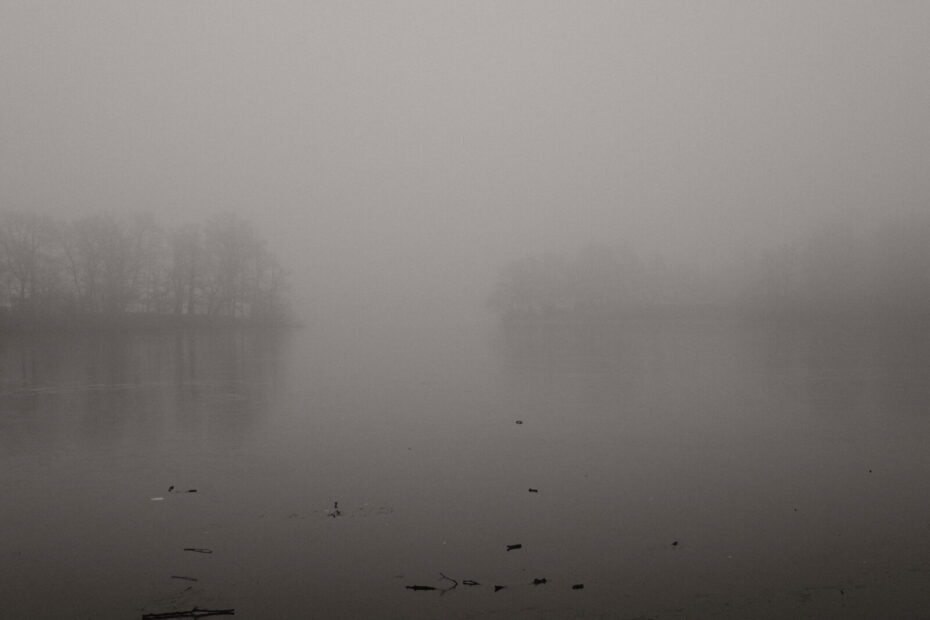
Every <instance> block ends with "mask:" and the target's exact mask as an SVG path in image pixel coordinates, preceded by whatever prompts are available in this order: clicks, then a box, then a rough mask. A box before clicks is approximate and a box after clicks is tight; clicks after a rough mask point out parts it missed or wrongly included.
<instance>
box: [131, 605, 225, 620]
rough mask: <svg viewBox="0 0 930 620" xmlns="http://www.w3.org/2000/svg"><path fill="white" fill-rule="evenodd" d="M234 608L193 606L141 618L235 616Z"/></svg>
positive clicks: (145, 619) (144, 615)
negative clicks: (187, 608)
mask: <svg viewBox="0 0 930 620" xmlns="http://www.w3.org/2000/svg"><path fill="white" fill-rule="evenodd" d="M235 615H236V610H235V609H201V608H199V607H194V608H193V609H191V610H189V611H168V612H165V613H160V614H143V615H142V620H167V619H168V618H207V617H209V616H235Z"/></svg>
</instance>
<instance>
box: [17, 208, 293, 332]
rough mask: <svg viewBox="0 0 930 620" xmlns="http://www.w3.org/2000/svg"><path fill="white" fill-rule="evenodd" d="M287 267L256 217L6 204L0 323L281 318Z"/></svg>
mask: <svg viewBox="0 0 930 620" xmlns="http://www.w3.org/2000/svg"><path fill="white" fill-rule="evenodd" d="M286 289H287V285H286V281H285V276H284V271H283V269H282V267H281V266H280V264H279V263H278V260H277V258H276V257H275V256H274V254H273V253H272V252H270V251H269V250H268V249H267V247H266V244H265V242H264V241H263V240H262V239H261V238H259V236H258V234H257V232H256V231H255V229H254V227H253V226H252V224H251V223H250V222H248V221H247V220H244V219H242V218H240V217H238V216H235V215H221V216H215V217H212V218H210V219H207V220H206V221H205V222H203V223H200V224H197V225H195V226H184V227H175V228H165V227H163V226H162V225H160V224H158V223H157V222H156V220H155V218H154V217H153V216H152V215H151V214H134V215H116V214H111V213H98V214H94V215H90V216H86V217H82V218H80V219H76V220H70V221H64V220H57V219H54V218H51V217H46V216H43V215H39V214H35V213H27V212H22V211H2V212H0V325H4V324H6V325H14V326H15V325H18V324H23V323H40V324H41V323H62V324H74V323H76V322H82V323H87V324H91V325H104V324H106V323H107V322H108V321H113V324H114V325H130V324H133V322H134V320H136V319H138V320H136V321H135V322H138V323H140V324H148V325H153V324H156V323H158V317H159V316H161V317H164V323H165V324H181V323H185V324H190V325H206V324H209V323H210V322H211V321H213V320H215V321H216V322H217V324H230V323H231V322H242V321H248V322H262V323H275V322H284V321H286V320H287V317H288V308H287V304H286V300H285V292H286Z"/></svg>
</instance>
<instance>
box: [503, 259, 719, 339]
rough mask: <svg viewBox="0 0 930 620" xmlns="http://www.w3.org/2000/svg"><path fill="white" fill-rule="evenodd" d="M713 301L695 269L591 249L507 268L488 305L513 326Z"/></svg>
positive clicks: (708, 284) (710, 285)
mask: <svg viewBox="0 0 930 620" xmlns="http://www.w3.org/2000/svg"><path fill="white" fill-rule="evenodd" d="M715 301H719V294H718V292H717V286H716V283H714V282H713V281H711V280H710V279H708V278H704V277H702V276H701V274H700V273H699V272H698V271H697V270H696V269H690V268H688V267H685V266H674V267H673V266H669V265H668V264H666V263H665V262H664V261H662V260H660V259H654V260H652V261H650V262H648V263H646V262H644V261H643V260H641V259H640V258H639V257H638V256H637V255H636V254H634V253H633V252H630V251H625V250H622V249H620V250H618V249H616V248H612V247H610V246H606V245H590V246H587V247H585V248H583V249H581V250H580V251H579V252H577V253H576V254H574V255H572V256H565V255H561V254H554V253H548V254H544V255H541V256H527V257H524V258H521V259H519V260H515V261H513V262H511V263H509V264H508V265H506V266H505V267H504V269H503V270H502V271H501V275H500V278H499V279H498V282H497V285H496V286H495V288H494V290H493V291H492V293H491V296H490V298H489V305H490V307H491V308H492V309H493V310H495V311H496V312H497V313H498V314H499V315H500V316H501V317H502V318H503V319H504V320H505V321H513V320H562V319H579V318H583V319H611V318H618V317H623V316H630V315H639V314H644V313H655V312H657V311H659V310H661V311H663V312H666V313H673V312H684V311H696V310H698V309H699V308H701V309H705V308H707V307H708V306H709V305H710V304H713V303H714V302H715Z"/></svg>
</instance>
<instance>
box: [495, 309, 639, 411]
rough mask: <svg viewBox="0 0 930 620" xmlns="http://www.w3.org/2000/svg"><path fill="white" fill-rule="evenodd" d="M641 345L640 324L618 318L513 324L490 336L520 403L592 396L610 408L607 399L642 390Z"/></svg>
mask: <svg viewBox="0 0 930 620" xmlns="http://www.w3.org/2000/svg"><path fill="white" fill-rule="evenodd" d="M644 344H645V343H644V341H643V334H642V333H641V332H640V331H639V330H638V329H637V330H630V329H628V328H627V327H625V326H624V325H622V324H619V323H601V324H572V323H564V324H531V323H526V324H513V325H508V326H501V327H500V328H499V329H498V330H497V332H496V333H495V336H494V339H493V346H494V348H495V349H496V351H497V353H498V355H499V359H500V360H501V377H502V380H503V381H504V382H505V383H506V384H507V386H508V389H509V390H510V391H511V392H512V393H513V398H515V399H516V400H517V401H518V402H517V403H515V404H516V405H517V406H518V407H524V406H529V407H534V406H536V404H534V403H538V404H545V405H544V406H546V407H548V406H550V403H551V404H554V405H556V406H571V405H573V404H577V403H580V402H587V401H589V400H590V399H591V398H592V396H596V397H597V398H599V399H601V400H603V401H604V404H605V405H607V406H608V409H610V410H612V411H616V409H617V407H615V406H613V405H611V403H620V402H625V403H629V402H631V401H632V400H636V399H638V398H640V396H641V395H642V391H643V388H644V385H645V381H646V377H645V376H644V372H645V363H646V357H645V354H646V351H645V350H644Z"/></svg>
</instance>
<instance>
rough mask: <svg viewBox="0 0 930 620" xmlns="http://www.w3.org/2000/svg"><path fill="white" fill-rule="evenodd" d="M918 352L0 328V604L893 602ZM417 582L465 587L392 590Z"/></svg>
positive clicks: (876, 607)
mask: <svg viewBox="0 0 930 620" xmlns="http://www.w3.org/2000/svg"><path fill="white" fill-rule="evenodd" d="M928 362H930V337H928V332H927V330H923V329H910V328H904V327H897V326H876V325H874V324H873V325H863V324H858V325H856V324H851V325H830V324H817V325H806V326H798V325H781V326H771V325H769V326H761V325H737V324H734V323H730V322H723V321H682V320H679V321H652V322H650V321H636V322H630V323H627V324H623V325H611V326H607V325H587V326H577V325H576V326H567V325H562V326H558V325H549V326H522V327H512V328H507V329H504V328H500V327H492V326H487V325H472V324H468V325H465V324H461V325H459V324H446V325H442V326H438V327H437V326H432V327H427V326H410V327H409V328H402V327H399V326H396V325H393V326H384V327H383V328H372V329H369V330H367V331H359V330H345V331H338V330H337V331H335V332H332V331H330V332H323V331H315V330H313V329H305V330H301V331H297V332H287V333H277V334H275V333H273V332H247V333H239V334H235V333H212V334H197V335H195V334H172V335H165V334H136V335H119V336H117V335H109V336H101V335H97V336H83V337H79V336H74V337H61V336H56V337H41V336H33V337H27V336H17V337H11V336H4V337H3V341H2V347H0V465H2V468H0V489H2V492H3V500H2V504H0V506H2V511H0V518H2V525H3V527H2V530H0V558H2V564H0V600H2V601H4V608H5V611H4V614H9V615H8V616H7V617H10V618H26V617H29V618H64V617H68V618H133V617H140V616H141V615H142V614H143V613H153V612H162V611H173V610H179V609H189V608H191V607H194V606H198V607H215V608H235V609H236V617H237V618H272V617H277V618H291V617H323V616H326V617H331V618H357V617H379V618H439V617H442V618H511V617H527V618H561V617H591V618H594V617H616V618H636V617H663V618H667V617H681V618H696V617H707V618H719V617H733V618H743V617H771V618H780V617H837V618H839V617H863V618H868V617H880V616H886V615H896V617H904V618H908V617H914V618H917V617H921V615H920V614H921V613H923V610H925V609H927V608H930V607H928V605H930V600H928V596H927V595H926V594H924V592H926V591H930V588H928V586H930V502H928V494H927V490H926V489H927V480H928V479H930V452H928V451H927V449H926V437H928V432H930V415H928V407H927V405H928V400H930V399H928V397H930V381H928V376H927V368H928V367H930V366H928ZM517 420H520V421H522V422H523V423H522V424H516V421H517ZM172 485H173V486H174V487H175V488H174V490H173V491H172V492H170V493H169V491H168V489H169V487H170V486H172ZM529 488H535V489H538V490H539V492H538V493H530V492H529V491H528V489H529ZM190 489H196V491H197V492H196V493H188V492H187V491H188V490H190ZM156 498H161V499H156ZM337 501H338V502H339V510H340V513H339V515H338V516H336V517H333V516H332V514H333V513H332V509H333V506H334V502H337ZM517 543H519V544H521V545H522V548H521V549H519V550H514V551H510V552H508V551H506V546H507V545H509V544H517ZM676 543H677V544H676ZM185 548H203V549H210V550H211V551H212V552H213V553H210V554H206V553H195V552H190V551H184V549H185ZM440 573H443V574H445V575H447V576H449V577H451V578H453V579H456V580H458V581H462V580H465V579H470V580H474V581H477V582H479V583H480V584H481V585H479V586H466V585H464V584H460V585H459V586H458V587H456V588H454V589H452V590H449V591H447V592H445V593H442V594H440V592H436V591H426V592H416V591H412V590H408V589H406V587H405V586H408V585H414V584H417V585H430V586H434V587H437V588H448V587H449V586H451V582H449V581H446V580H443V579H442V578H441V576H440ZM178 577H187V578H189V579H178ZM536 578H546V579H547V583H545V584H542V585H537V586H534V585H531V582H532V581H533V579H536ZM192 579H196V581H192ZM573 584H584V589H583V590H573V589H572V588H571V586H572V585H573ZM494 585H504V586H506V588H505V589H503V590H500V591H499V592H496V593H495V592H494V589H493V586H494Z"/></svg>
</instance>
